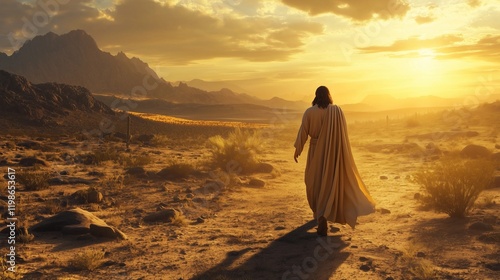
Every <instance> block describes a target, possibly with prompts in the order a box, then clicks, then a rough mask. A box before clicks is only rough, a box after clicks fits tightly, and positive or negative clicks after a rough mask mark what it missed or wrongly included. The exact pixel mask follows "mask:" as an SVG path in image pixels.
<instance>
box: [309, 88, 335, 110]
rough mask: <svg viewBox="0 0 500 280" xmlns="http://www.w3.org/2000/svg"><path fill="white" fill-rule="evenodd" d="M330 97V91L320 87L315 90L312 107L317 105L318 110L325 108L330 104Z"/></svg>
mask: <svg viewBox="0 0 500 280" xmlns="http://www.w3.org/2000/svg"><path fill="white" fill-rule="evenodd" d="M332 103H333V100H332V96H331V95H330V91H329V90H328V88H327V87H325V86H320V87H318V88H317V89H316V97H314V100H313V102H312V105H313V106H314V105H316V104H317V105H318V107H320V108H323V109H324V108H326V107H328V105H329V104H332Z"/></svg>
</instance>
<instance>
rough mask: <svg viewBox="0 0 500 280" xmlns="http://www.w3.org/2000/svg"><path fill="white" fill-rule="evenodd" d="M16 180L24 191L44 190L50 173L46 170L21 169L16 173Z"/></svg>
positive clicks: (47, 185)
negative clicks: (21, 170)
mask: <svg viewBox="0 0 500 280" xmlns="http://www.w3.org/2000/svg"><path fill="white" fill-rule="evenodd" d="M16 179H17V181H18V182H19V183H20V184H21V185H23V186H24V190H25V191H39V190H45V189H47V188H48V187H49V179H50V173H49V172H46V171H23V172H20V173H17V174H16Z"/></svg>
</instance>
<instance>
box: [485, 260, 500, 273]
mask: <svg viewBox="0 0 500 280" xmlns="http://www.w3.org/2000/svg"><path fill="white" fill-rule="evenodd" d="M484 266H485V267H486V268H487V269H489V270H493V271H500V263H498V262H497V263H487V264H485V265H484Z"/></svg>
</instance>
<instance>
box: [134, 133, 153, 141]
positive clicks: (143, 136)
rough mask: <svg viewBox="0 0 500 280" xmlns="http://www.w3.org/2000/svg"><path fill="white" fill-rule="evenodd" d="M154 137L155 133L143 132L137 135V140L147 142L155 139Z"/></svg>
mask: <svg viewBox="0 0 500 280" xmlns="http://www.w3.org/2000/svg"><path fill="white" fill-rule="evenodd" d="M154 137H155V136H154V134H141V135H139V136H137V137H136V138H135V140H137V141H139V142H143V143H146V142H150V141H151V140H153V138H154Z"/></svg>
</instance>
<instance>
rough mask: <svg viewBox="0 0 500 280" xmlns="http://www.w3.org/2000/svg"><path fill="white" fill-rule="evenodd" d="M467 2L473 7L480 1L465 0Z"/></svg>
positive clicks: (479, 3)
mask: <svg viewBox="0 0 500 280" xmlns="http://www.w3.org/2000/svg"><path fill="white" fill-rule="evenodd" d="M467 4H469V6H471V7H473V8H475V7H478V6H480V5H481V4H482V3H481V0H467Z"/></svg>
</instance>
